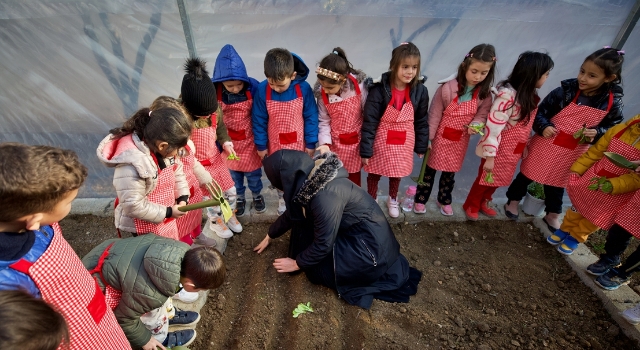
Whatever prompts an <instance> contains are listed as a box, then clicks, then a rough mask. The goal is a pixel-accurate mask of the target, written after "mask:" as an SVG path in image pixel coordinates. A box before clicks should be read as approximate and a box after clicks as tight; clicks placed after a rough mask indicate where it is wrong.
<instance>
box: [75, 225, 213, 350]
mask: <svg viewBox="0 0 640 350" xmlns="http://www.w3.org/2000/svg"><path fill="white" fill-rule="evenodd" d="M82 262H83V263H84V266H85V267H86V268H87V269H88V270H89V271H90V272H91V273H92V274H93V276H94V277H95V279H96V281H98V284H99V285H100V288H102V290H104V291H105V294H106V296H107V300H108V302H109V305H110V307H111V308H113V310H114V313H115V315H116V318H117V319H118V322H119V323H120V326H122V330H124V334H126V335H127V338H128V339H129V342H131V345H132V346H133V347H134V348H140V347H142V348H143V349H145V350H147V349H149V350H151V349H153V350H155V349H156V347H157V346H165V347H174V346H177V345H183V346H187V345H189V344H190V343H192V342H193V341H194V340H195V336H196V332H195V330H193V329H186V330H182V331H176V332H168V328H169V325H180V326H182V327H189V326H195V324H196V323H197V322H198V321H199V320H200V315H199V314H198V313H197V312H193V311H176V310H174V309H173V307H172V305H171V297H172V296H173V295H174V294H175V293H177V292H178V290H179V289H180V285H182V286H184V287H183V288H184V289H186V290H188V291H189V292H193V293H195V292H198V291H203V290H207V289H215V288H218V287H219V286H220V285H221V284H222V282H223V281H224V277H225V265H224V261H223V260H222V255H220V253H219V252H218V251H217V250H215V249H214V248H212V247H198V248H194V249H189V246H188V245H187V244H185V243H182V242H178V241H175V240H172V239H167V238H164V237H159V236H156V235H153V234H149V235H144V236H139V237H132V238H126V239H110V240H107V241H105V242H103V243H101V244H100V245H98V246H97V247H95V248H93V249H92V250H91V251H90V252H89V253H88V254H87V255H86V256H85V257H84V258H82ZM172 314H175V316H173V317H172ZM168 319H169V320H168ZM167 320H168V322H167Z"/></svg>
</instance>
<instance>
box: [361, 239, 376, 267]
mask: <svg viewBox="0 0 640 350" xmlns="http://www.w3.org/2000/svg"><path fill="white" fill-rule="evenodd" d="M360 242H362V245H363V246H364V248H365V249H366V250H367V251H368V252H369V255H370V256H371V260H373V266H378V262H377V261H376V257H375V256H374V255H373V253H371V250H369V247H367V244H366V243H364V241H363V240H362V239H360Z"/></svg>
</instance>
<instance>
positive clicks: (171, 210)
mask: <svg viewBox="0 0 640 350" xmlns="http://www.w3.org/2000/svg"><path fill="white" fill-rule="evenodd" d="M171 215H173V209H171V207H167V213H166V214H165V215H164V218H165V219H168V218H170V217H171Z"/></svg>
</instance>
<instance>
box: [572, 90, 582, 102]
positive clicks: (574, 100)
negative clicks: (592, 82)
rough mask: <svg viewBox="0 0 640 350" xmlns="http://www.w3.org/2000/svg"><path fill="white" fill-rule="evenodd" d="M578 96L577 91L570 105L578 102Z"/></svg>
mask: <svg viewBox="0 0 640 350" xmlns="http://www.w3.org/2000/svg"><path fill="white" fill-rule="evenodd" d="M578 96H580V89H578V92H577V93H576V95H575V96H574V97H573V100H571V103H576V102H578Z"/></svg>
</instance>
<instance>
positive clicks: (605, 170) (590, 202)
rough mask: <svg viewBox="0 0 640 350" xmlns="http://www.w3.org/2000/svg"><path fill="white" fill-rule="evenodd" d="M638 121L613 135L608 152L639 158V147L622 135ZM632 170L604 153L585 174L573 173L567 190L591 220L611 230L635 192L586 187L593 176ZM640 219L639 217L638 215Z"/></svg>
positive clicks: (582, 212)
mask: <svg viewBox="0 0 640 350" xmlns="http://www.w3.org/2000/svg"><path fill="white" fill-rule="evenodd" d="M638 122H640V120H636V121H635V122H633V123H631V124H629V125H627V127H626V128H624V129H622V130H620V132H618V133H617V134H616V135H614V136H613V137H612V138H611V142H610V143H609V146H608V147H607V152H614V153H618V154H620V155H621V156H623V157H625V158H627V159H640V150H638V149H636V148H635V147H633V146H631V145H628V144H626V143H624V142H622V141H620V136H621V135H622V134H623V133H624V132H625V130H627V128H629V127H630V126H631V125H634V124H636V123H638ZM630 172H631V170H629V169H626V168H621V167H619V166H617V165H615V164H613V163H612V162H611V161H610V160H609V159H608V158H607V157H602V158H601V159H600V160H598V161H597V162H596V163H595V164H593V165H592V166H591V168H589V169H588V170H587V171H586V172H585V173H584V174H582V176H578V175H577V174H574V173H572V174H571V175H570V178H569V184H568V185H567V193H568V194H569V199H571V204H573V207H574V208H575V209H576V211H578V213H580V215H582V216H583V217H584V218H586V219H587V220H589V221H591V223H592V224H594V225H596V226H598V227H600V228H602V229H605V230H608V229H609V228H611V226H612V225H613V221H614V218H615V217H616V213H618V212H619V211H620V210H621V209H622V208H623V207H624V206H625V204H627V202H628V201H629V200H631V198H632V197H633V195H634V192H629V193H623V194H617V195H612V194H608V193H604V192H602V191H600V190H597V191H592V190H589V189H588V188H587V186H589V184H590V183H591V179H592V178H594V177H597V176H604V177H606V178H607V179H610V178H613V177H618V176H620V175H624V174H627V173H630ZM635 220H636V221H637V220H638V217H637V216H636V217H635Z"/></svg>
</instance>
